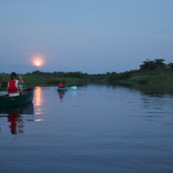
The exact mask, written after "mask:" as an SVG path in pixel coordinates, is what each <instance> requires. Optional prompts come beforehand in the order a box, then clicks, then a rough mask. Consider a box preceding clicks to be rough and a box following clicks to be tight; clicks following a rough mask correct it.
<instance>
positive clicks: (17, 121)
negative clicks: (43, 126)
mask: <svg viewBox="0 0 173 173" xmlns="http://www.w3.org/2000/svg"><path fill="white" fill-rule="evenodd" d="M8 122H10V125H9V128H10V129H11V130H10V131H11V134H13V135H15V134H17V133H23V132H24V130H23V127H24V121H23V119H22V117H21V116H20V114H16V113H11V114H9V115H8Z"/></svg>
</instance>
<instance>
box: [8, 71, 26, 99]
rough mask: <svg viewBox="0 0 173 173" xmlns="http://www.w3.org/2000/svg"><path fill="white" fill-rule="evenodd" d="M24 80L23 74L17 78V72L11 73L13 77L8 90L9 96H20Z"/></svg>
mask: <svg viewBox="0 0 173 173" xmlns="http://www.w3.org/2000/svg"><path fill="white" fill-rule="evenodd" d="M23 83H24V81H23V79H22V77H21V76H19V79H17V74H16V73H15V72H12V73H11V79H10V80H9V81H8V85H7V91H8V94H9V96H19V95H20V94H21V91H20V85H21V84H23Z"/></svg>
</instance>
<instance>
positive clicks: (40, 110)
mask: <svg viewBox="0 0 173 173" xmlns="http://www.w3.org/2000/svg"><path fill="white" fill-rule="evenodd" d="M21 109H22V110H21V112H20V114H19V113H18V114H13V115H11V114H9V113H8V114H7V113H4V112H3V113H2V112H1V114H0V173H28V172H31V171H33V172H36V173H172V172H173V95H146V94H144V93H142V92H140V91H136V90H131V89H128V88H122V87H106V86H86V87H81V88H78V90H68V91H67V92H65V94H63V93H58V92H57V91H56V87H45V88H40V87H37V88H36V89H35V95H34V100H33V105H28V106H26V107H23V108H21ZM16 113H17V112H16ZM14 117H15V118H16V119H17V121H16V122H15V119H14Z"/></svg>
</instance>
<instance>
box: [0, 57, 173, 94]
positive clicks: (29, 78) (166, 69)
mask: <svg viewBox="0 0 173 173" xmlns="http://www.w3.org/2000/svg"><path fill="white" fill-rule="evenodd" d="M22 76H23V79H24V81H25V83H26V85H27V86H57V85H58V83H59V82H60V81H62V82H63V83H64V84H65V85H66V86H72V85H77V86H82V85H86V84H90V83H97V84H106V85H124V86H128V87H133V88H135V89H140V90H143V91H155V92H163V93H173V63H169V64H165V63H164V59H155V60H148V59H147V60H146V61H144V62H143V63H142V64H141V65H140V68H139V69H138V70H131V71H126V72H123V73H117V72H112V73H106V74H87V73H81V72H53V73H48V72H40V71H34V72H32V73H26V74H22ZM9 79H10V74H5V73H2V74H0V82H1V85H2V88H6V85H7V81H8V80H9Z"/></svg>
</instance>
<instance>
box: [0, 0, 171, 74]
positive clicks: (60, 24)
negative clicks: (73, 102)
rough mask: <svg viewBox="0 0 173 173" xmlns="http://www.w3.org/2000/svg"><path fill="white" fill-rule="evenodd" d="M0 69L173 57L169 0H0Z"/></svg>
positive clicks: (126, 65)
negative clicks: (38, 58)
mask: <svg viewBox="0 0 173 173" xmlns="http://www.w3.org/2000/svg"><path fill="white" fill-rule="evenodd" d="M0 2H1V5H0V58H1V61H0V62H1V63H0V64H1V66H0V73H2V72H6V73H11V71H16V72H17V73H26V72H32V71H34V70H36V68H35V66H34V65H33V63H32V61H33V55H41V56H42V58H43V61H44V63H43V62H41V63H43V64H42V66H41V67H40V68H39V70H40V71H45V72H54V71H64V72H66V71H81V72H84V73H89V74H92V73H106V72H113V71H115V72H124V71H128V70H134V69H138V68H139V65H140V64H142V62H143V61H145V60H146V59H151V60H154V59H157V58H163V59H165V63H169V62H173V48H172V45H173V22H172V21H173V10H172V9H173V0H142V1H141V0H28V1H27V0H15V1H14V0H5V1H2V0H0Z"/></svg>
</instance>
